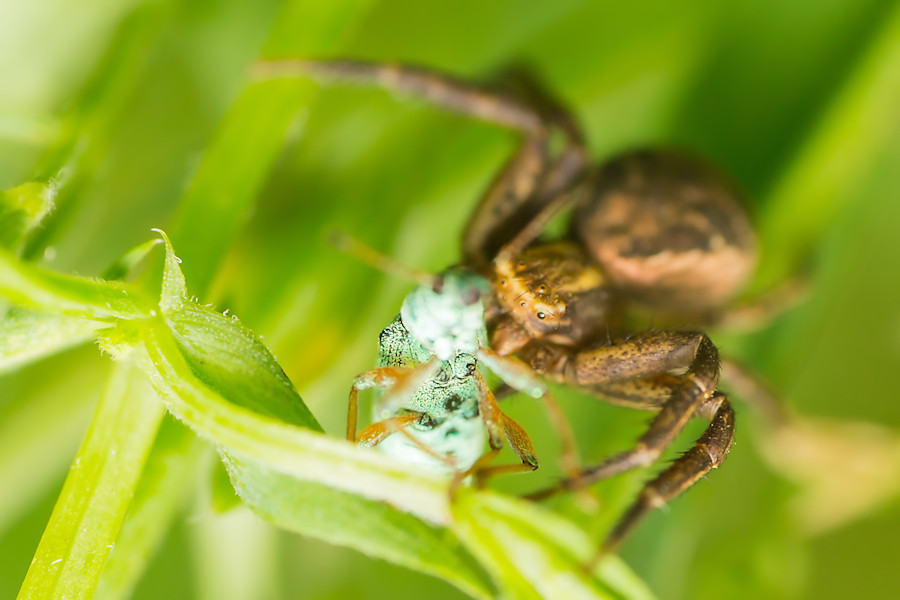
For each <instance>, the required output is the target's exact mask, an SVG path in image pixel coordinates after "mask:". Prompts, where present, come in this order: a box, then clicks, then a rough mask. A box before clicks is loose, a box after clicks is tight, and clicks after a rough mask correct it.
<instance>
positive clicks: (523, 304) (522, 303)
mask: <svg viewBox="0 0 900 600" xmlns="http://www.w3.org/2000/svg"><path fill="white" fill-rule="evenodd" d="M519 306H521V307H522V308H525V307H526V306H528V305H527V304H526V303H524V302H520V303H519Z"/></svg>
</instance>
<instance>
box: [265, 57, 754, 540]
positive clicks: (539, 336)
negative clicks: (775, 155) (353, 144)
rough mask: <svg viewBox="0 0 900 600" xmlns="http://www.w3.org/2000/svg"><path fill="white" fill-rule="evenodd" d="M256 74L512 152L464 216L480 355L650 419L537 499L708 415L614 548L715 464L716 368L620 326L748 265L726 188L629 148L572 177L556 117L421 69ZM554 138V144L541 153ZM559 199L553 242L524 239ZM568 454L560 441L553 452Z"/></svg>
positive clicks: (564, 126) (632, 457) (582, 165)
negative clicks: (345, 87) (343, 90)
mask: <svg viewBox="0 0 900 600" xmlns="http://www.w3.org/2000/svg"><path fill="white" fill-rule="evenodd" d="M257 72H258V74H260V75H262V76H264V77H279V76H290V77H293V76H298V75H303V76H312V77H314V78H317V79H321V80H335V81H338V82H356V83H361V84H365V85H379V86H382V87H385V88H388V89H389V90H391V91H395V92H401V93H405V94H408V95H411V96H415V97H419V98H422V99H424V100H426V101H428V102H430V103H432V104H434V105H437V106H439V107H442V108H444V109H447V110H450V111H454V112H458V113H462V114H464V115H468V116H471V117H474V118H477V119H481V120H485V121H488V122H492V123H495V124H497V125H499V126H502V127H506V128H509V129H512V130H514V131H517V132H519V134H520V135H521V144H520V146H519V149H518V150H517V152H516V153H515V154H514V155H513V157H512V158H511V159H510V160H509V161H508V163H507V164H506V165H505V166H504V168H503V169H502V171H501V172H500V173H499V174H498V175H497V177H496V178H495V180H494V182H493V183H492V185H491V186H490V187H489V189H488V190H487V192H486V193H485V194H484V196H483V197H482V199H481V201H480V202H479V204H478V205H477V207H476V208H475V210H474V211H473V213H472V215H471V217H470V219H469V222H468V224H467V226H466V228H465V231H464V234H463V240H462V254H463V261H464V264H465V265H466V266H468V267H470V268H471V269H473V270H475V271H477V272H479V273H481V274H482V275H483V276H484V277H485V278H486V279H488V280H489V281H490V282H491V284H492V288H493V295H492V298H491V301H490V303H489V305H488V307H487V312H486V315H487V318H488V325H489V334H490V346H491V348H492V349H493V350H494V352H496V353H497V354H498V355H501V356H508V355H512V354H516V355H517V356H519V357H520V358H522V359H523V360H525V362H526V363H527V364H528V365H530V367H531V368H532V369H533V370H534V371H536V372H538V373H542V374H544V375H545V376H546V377H548V378H551V379H554V380H556V381H559V382H562V383H564V384H566V385H569V386H573V387H576V388H579V389H583V390H586V391H588V392H590V393H592V394H594V395H596V396H598V397H599V398H601V399H604V400H607V401H610V402H613V403H616V404H620V405H624V406H628V407H631V408H636V409H643V410H651V411H655V412H656V416H655V417H654V418H653V420H652V421H651V423H650V425H649V426H648V429H647V431H646V432H645V433H644V434H643V435H642V436H640V438H639V439H638V441H637V443H636V445H635V446H634V448H632V449H631V450H627V451H624V452H622V453H620V454H616V455H614V456H612V457H610V458H607V459H606V460H604V461H602V462H600V463H599V464H596V465H594V466H589V467H584V468H580V467H572V464H574V463H576V462H577V457H575V456H574V450H573V449H572V446H569V447H568V449H567V450H566V452H565V453H564V457H563V460H564V464H565V463H568V464H569V468H568V469H567V471H569V472H571V473H573V474H570V475H569V476H567V477H566V479H565V480H563V481H562V483H560V484H559V485H557V486H554V487H552V488H550V489H548V490H544V491H541V492H538V493H535V494H532V497H533V498H535V499H540V498H544V497H547V496H549V495H552V494H554V493H557V492H559V491H563V490H573V489H580V488H582V487H584V486H586V485H588V484H590V483H593V482H596V481H599V480H601V479H605V478H608V477H611V476H614V475H617V474H620V473H623V472H625V471H628V470H632V469H636V468H639V467H646V466H650V465H652V464H654V463H655V462H656V461H657V460H658V459H659V458H660V456H661V454H662V453H663V452H664V451H665V450H666V449H667V448H668V447H669V446H670V445H671V443H672V442H673V441H674V439H675V437H676V436H677V435H678V434H679V433H680V432H681V431H682V429H683V428H684V427H685V425H686V424H687V422H688V421H689V420H690V419H691V418H693V417H695V416H696V417H701V418H704V419H707V420H709V421H710V424H709V426H708V427H707V429H706V431H705V432H704V433H703V434H702V436H701V437H700V438H699V439H698V440H697V442H696V443H695V444H694V445H693V446H692V447H691V448H690V449H689V450H688V451H687V452H686V453H684V454H683V455H682V456H681V457H679V458H678V459H676V460H675V461H674V462H673V463H672V464H671V465H669V466H668V467H667V468H665V469H664V470H663V471H662V472H661V473H660V474H659V475H658V476H657V477H656V478H655V479H653V480H652V481H650V482H649V483H647V484H646V485H645V486H644V488H643V489H642V491H641V492H640V494H639V497H638V499H637V500H636V501H635V502H634V504H633V505H632V506H631V507H630V508H629V509H628V510H627V512H626V513H625V515H624V516H622V517H621V518H620V520H619V521H618V522H617V523H616V525H615V526H614V527H613V528H612V530H611V531H610V532H609V533H608V534H607V537H606V538H605V540H604V542H603V544H602V549H601V552H611V551H614V550H615V549H617V548H618V546H619V545H620V544H621V542H622V541H623V540H624V539H625V538H626V536H627V535H628V534H629V533H630V532H631V531H632V530H633V529H634V527H635V526H636V525H637V524H638V523H639V522H640V521H641V519H642V518H643V517H644V516H645V515H646V514H647V513H648V512H650V511H651V510H653V509H655V508H659V507H661V506H663V505H664V504H666V503H667V502H669V501H670V500H672V499H673V498H675V497H676V496H678V495H679V494H681V493H682V492H683V491H685V490H686V489H687V488H689V487H690V486H691V485H693V484H694V483H695V482H696V481H697V480H699V479H700V478H701V477H703V476H704V475H705V474H706V473H708V472H709V471H710V470H711V469H713V468H716V467H718V466H719V465H720V464H721V463H722V461H723V460H724V459H725V457H726V455H727V454H728V451H729V449H730V447H731V443H732V440H733V437H734V426H735V423H734V422H735V415H734V410H733V409H732V406H731V404H730V402H729V400H728V398H727V397H726V395H725V394H723V393H722V392H720V391H718V390H717V386H718V379H719V372H720V359H719V353H718V350H717V349H716V347H715V345H714V344H713V342H712V341H711V340H710V338H709V337H708V336H707V335H706V334H705V333H703V331H702V330H699V329H698V330H688V331H684V330H680V329H675V328H664V329H657V330H652V331H641V330H634V329H632V327H633V324H632V322H630V321H629V320H628V318H627V315H628V313H629V312H633V311H632V310H631V309H634V308H642V309H643V310H649V311H651V312H652V313H653V314H654V315H655V316H656V317H657V318H661V317H667V318H668V319H670V320H669V321H668V322H685V321H687V322H694V323H697V324H698V325H705V324H708V323H711V322H713V321H714V320H715V319H716V318H717V317H718V316H719V315H721V314H722V313H723V312H724V311H723V308H724V307H725V305H726V304H727V302H728V301H729V300H730V299H731V298H732V297H733V296H734V295H735V293H736V292H737V291H738V290H739V289H740V288H741V286H742V285H743V284H744V283H745V281H746V279H747V278H748V276H749V275H750V273H751V272H752V270H753V267H754V265H755V260H756V254H755V251H756V243H755V237H754V233H753V230H752V228H751V226H750V223H749V220H748V218H747V216H746V214H745V212H744V211H743V210H742V208H741V206H740V204H739V203H738V201H737V200H736V199H735V194H734V192H733V190H732V189H731V188H730V187H729V186H728V185H727V184H726V183H723V181H722V180H721V178H720V177H719V176H718V175H716V174H714V173H713V172H711V171H710V170H709V169H708V168H707V167H706V166H705V165H702V164H701V163H699V162H697V161H695V160H694V159H691V158H688V157H685V156H681V155H678V154H675V153H672V152H666V151H644V152H632V153H629V154H626V155H623V156H621V157H619V158H616V159H614V160H612V161H610V162H608V163H606V164H605V165H602V166H601V167H599V168H597V169H590V168H588V160H587V152H586V149H585V145H584V142H583V136H582V134H581V132H580V130H579V128H578V127H577V125H576V124H575V122H574V120H573V119H572V118H571V117H570V116H569V114H568V113H567V112H566V111H564V110H562V109H561V108H559V107H558V106H557V105H556V104H555V103H554V102H552V101H551V100H549V99H548V98H547V97H544V96H542V94H540V92H538V91H537V90H536V89H531V90H528V92H529V94H530V95H531V97H532V98H535V101H534V102H525V101H523V100H521V99H519V97H517V96H512V95H507V94H505V93H503V92H499V91H489V90H486V89H483V88H480V87H478V86H475V85H471V84H469V83H466V82H464V81H461V80H458V79H455V78H453V77H451V76H448V75H445V74H440V73H436V72H433V71H430V70H427V69H423V68H418V67H413V66H408V65H391V64H381V63H369V62H359V61H347V60H336V61H302V60H286V61H272V62H267V63H261V64H259V65H258V66H257ZM560 137H561V138H562V149H561V150H557V151H553V148H554V143H556V141H557V140H558V138H560ZM569 205H574V208H573V210H572V217H571V219H570V231H569V234H568V235H567V236H566V237H565V238H564V239H562V240H557V241H552V242H540V241H538V240H537V238H538V236H539V235H540V234H541V232H542V231H543V229H544V228H545V226H546V225H547V223H548V222H549V221H550V220H551V218H553V217H554V216H555V215H556V214H557V213H559V212H560V211H561V210H563V209H564V208H566V207H568V206H569ZM567 446H568V445H567Z"/></svg>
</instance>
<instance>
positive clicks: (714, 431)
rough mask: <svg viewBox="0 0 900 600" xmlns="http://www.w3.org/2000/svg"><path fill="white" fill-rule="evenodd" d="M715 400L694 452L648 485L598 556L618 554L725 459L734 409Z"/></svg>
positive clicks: (720, 396) (720, 398) (724, 401)
mask: <svg viewBox="0 0 900 600" xmlns="http://www.w3.org/2000/svg"><path fill="white" fill-rule="evenodd" d="M711 400H713V401H716V402H717V403H718V405H719V407H718V409H717V410H716V412H715V414H714V416H713V419H712V422H711V423H710V425H709V427H707V429H706V431H705V432H704V433H703V435H702V436H700V439H698V440H697V442H696V444H694V446H693V447H692V448H691V449H690V450H688V451H687V452H685V453H684V454H682V455H681V456H680V457H679V458H678V459H676V460H675V461H674V462H673V463H672V464H671V465H669V467H668V468H667V469H666V470H664V471H663V472H662V473H660V474H659V475H658V476H657V477H656V478H655V479H654V480H652V481H650V482H649V483H647V484H646V485H645V486H644V488H643V489H642V490H641V493H640V495H639V496H638V499H637V500H636V501H635V502H634V504H632V505H631V507H630V508H629V509H628V511H627V512H626V513H625V514H624V515H623V516H622V517H621V518H620V519H619V521H618V522H617V523H616V524H615V526H614V527H613V528H612V530H611V531H610V532H609V533H608V534H607V536H606V539H605V540H604V541H603V546H602V548H601V551H600V553H599V554H598V557H599V556H600V555H603V554H607V553H610V552H613V551H615V550H616V548H618V546H619V544H621V542H622V540H624V539H625V538H626V537H627V536H628V534H629V533H631V531H632V530H633V529H634V527H635V526H636V525H637V524H638V523H639V522H640V521H641V520H642V519H643V518H644V517H645V516H646V515H647V513H649V512H650V511H652V510H655V509H657V508H660V507H662V506H664V505H665V504H666V503H668V502H669V501H670V500H672V499H673V498H675V497H677V496H679V495H680V494H681V493H682V492H684V491H685V490H686V489H688V488H689V487H691V486H692V485H694V484H695V483H697V481H698V480H699V479H700V478H701V477H703V476H704V475H706V474H707V473H709V471H710V470H712V469H715V468H716V467H718V466H719V465H720V464H722V461H724V460H725V457H726V456H727V455H728V451H729V450H730V449H731V442H732V441H733V439H734V409H732V407H731V403H730V402H729V401H728V399H727V398H726V397H725V395H724V394H721V393H719V392H716V393H715V394H714V395H713V397H712V398H711Z"/></svg>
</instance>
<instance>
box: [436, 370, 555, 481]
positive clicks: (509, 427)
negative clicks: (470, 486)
mask: <svg viewBox="0 0 900 600" xmlns="http://www.w3.org/2000/svg"><path fill="white" fill-rule="evenodd" d="M475 378H476V381H477V384H478V411H479V413H480V414H481V418H482V420H483V421H484V424H485V427H486V428H487V430H488V441H489V444H490V447H491V449H490V450H489V451H488V452H487V453H485V454H484V455H483V456H482V457H481V458H479V459H478V460H477V461H476V462H475V463H474V464H473V465H472V466H471V467H470V468H468V469H467V470H465V471H463V472H461V473H457V475H456V477H454V480H453V483H452V484H451V488H450V493H451V495H452V494H453V492H454V491H455V489H456V488H457V487H458V486H459V485H460V484H461V483H462V482H463V481H464V480H465V479H466V478H467V477H469V476H470V475H471V476H473V477H474V478H475V482H476V484H477V485H482V484H484V482H485V481H486V480H488V479H490V478H491V477H496V476H497V475H505V474H512V473H522V472H526V471H534V470H535V469H537V468H538V460H537V457H536V456H535V452H534V446H533V445H532V443H531V438H530V437H529V436H528V433H527V432H526V431H525V429H524V428H523V427H522V426H521V425H519V424H518V423H516V421H515V420H513V418H512V417H510V416H508V415H506V414H504V413H503V411H502V410H501V409H500V405H499V404H498V403H497V398H496V397H495V396H494V393H493V392H492V391H491V388H490V387H489V386H488V385H487V382H486V381H485V380H484V377H483V376H482V375H481V373H476V375H475ZM504 437H505V438H506V440H507V441H508V442H509V445H510V447H511V448H512V450H513V452H515V453H516V456H518V457H519V460H521V461H522V462H521V463H519V464H509V465H497V466H492V465H491V463H492V462H493V461H494V459H495V458H496V457H497V455H498V454H499V453H500V450H501V449H502V447H503V438H504Z"/></svg>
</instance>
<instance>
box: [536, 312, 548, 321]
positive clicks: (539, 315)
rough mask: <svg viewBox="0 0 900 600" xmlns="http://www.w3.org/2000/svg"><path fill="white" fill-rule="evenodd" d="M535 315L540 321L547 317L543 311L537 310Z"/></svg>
mask: <svg viewBox="0 0 900 600" xmlns="http://www.w3.org/2000/svg"><path fill="white" fill-rule="evenodd" d="M536 316H537V318H538V319H540V320H542V321H543V320H544V319H546V318H547V315H546V314H545V313H543V312H539V313H538V314H537V315H536Z"/></svg>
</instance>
